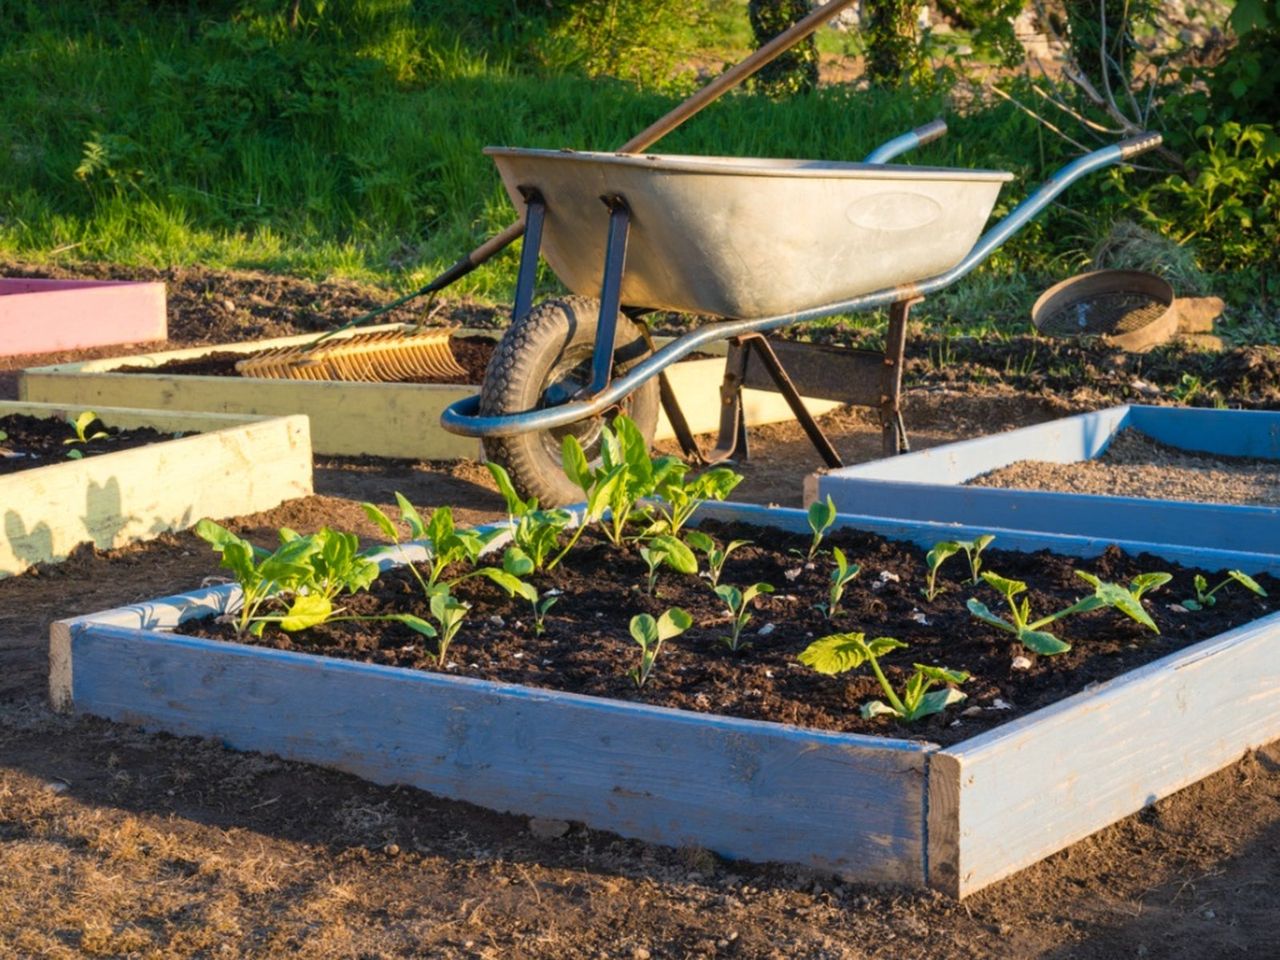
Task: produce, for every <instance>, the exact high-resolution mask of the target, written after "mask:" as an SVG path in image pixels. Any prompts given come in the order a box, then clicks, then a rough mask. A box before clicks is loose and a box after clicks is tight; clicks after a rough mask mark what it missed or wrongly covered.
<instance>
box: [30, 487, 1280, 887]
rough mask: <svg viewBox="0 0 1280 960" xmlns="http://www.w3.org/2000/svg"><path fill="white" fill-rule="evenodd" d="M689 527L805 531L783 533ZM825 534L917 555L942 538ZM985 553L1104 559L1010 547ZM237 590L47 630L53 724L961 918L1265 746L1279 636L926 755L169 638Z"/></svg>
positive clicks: (1091, 547)
mask: <svg viewBox="0 0 1280 960" xmlns="http://www.w3.org/2000/svg"><path fill="white" fill-rule="evenodd" d="M705 516H707V517H710V516H714V517H718V518H721V519H728V520H742V521H745V522H749V523H759V524H771V525H775V526H780V527H785V528H788V529H791V530H804V529H805V518H804V514H803V513H802V512H801V511H797V510H785V509H776V508H774V509H766V508H762V507H753V506H745V505H735V504H727V505H721V506H717V507H715V508H714V509H713V508H707V509H706V510H705ZM841 525H842V526H852V527H858V528H862V529H868V530H872V531H874V532H877V533H881V534H883V535H886V536H891V537H900V538H903V539H910V540H913V541H915V542H918V543H921V544H931V543H933V542H935V541H936V540H938V539H940V537H941V536H942V535H944V531H945V533H946V534H950V535H954V534H955V533H956V528H952V527H941V526H940V525H933V524H916V523H882V522H877V521H874V520H869V519H867V518H859V517H844V518H842V519H841ZM1001 546H1002V547H1005V548H1008V549H1019V550H1035V549H1040V548H1045V547H1048V548H1052V549H1054V550H1056V551H1057V552H1060V553H1067V554H1073V553H1074V554H1077V555H1082V556H1083V555H1092V554H1096V553H1097V552H1099V551H1100V550H1101V549H1102V548H1103V545H1100V544H1098V543H1095V542H1092V541H1089V540H1087V539H1083V538H1072V537H1052V536H1032V535H1025V534H1016V533H1011V534H1009V535H1008V536H1007V537H1003V538H1002V543H1001ZM410 549H412V550H414V551H417V550H418V548H416V547H415V548H410ZM418 555H420V554H418ZM235 590H236V588H234V587H218V588H213V589H207V590H201V591H198V592H195V593H190V594H186V595H183V596H179V597H168V598H164V599H160V600H156V601H153V602H150V603H143V604H136V605H133V606H129V607H122V608H119V609H116V610H110V611H107V612H105V613H99V614H94V615H91V616H86V617H79V618H76V619H72V620H64V621H60V622H58V623H55V624H54V625H53V627H52V631H51V644H50V692H51V696H52V699H53V702H54V704H55V706H56V707H58V708H59V709H62V710H70V711H75V712H80V713H88V714H93V715H96V716H102V717H106V718H109V719H111V720H116V721H120V722H125V723H133V724H138V725H140V726H143V727H145V728H147V729H150V730H164V731H168V732H170V733H173V734H177V735H183V736H200V737H211V738H215V739H217V740H219V741H221V742H223V743H225V744H227V745H228V746H231V747H232V748H235V749H239V750H258V751H263V752H266V753H271V754H275V755H278V756H281V757H285V758H288V759H293V760H301V761H307V762H311V763H316V764H320V765H323V766H327V767H334V768H337V769H340V770H345V771H348V772H351V773H354V774H357V775H359V776H362V777H365V778H367V779H369V780H372V781H375V782H378V783H388V784H392V783H394V784H408V785H412V786H415V787H420V788H422V789H425V790H429V791H431V792H433V793H435V794H438V795H440V796H445V797H451V798H456V799H460V800H466V801H469V802H472V803H476V804H480V805H482V806H485V807H489V808H492V809H496V810H501V811H510V812H516V813H521V814H527V815H532V816H541V817H552V818H559V819H565V820H574V821H581V822H583V823H586V824H587V825H589V826H591V827H595V828H599V829H606V830H612V831H616V832H617V833H619V834H622V835H623V836H627V837H635V838H639V839H643V840H648V841H653V842H658V843H664V844H671V845H677V846H684V845H688V846H695V847H700V848H704V849H709V850H713V851H715V852H717V853H720V854H722V855H724V856H727V857H732V858H746V859H751V860H776V861H784V862H793V863H799V864H804V865H808V866H811V867H814V868H817V869H820V870H830V871H834V872H835V873H838V874H840V875H841V876H843V877H846V878H848V879H851V880H856V881H874V882H889V883H896V884H904V885H908V886H917V887H924V886H929V887H933V888H936V889H938V890H942V891H944V892H946V893H948V894H951V895H953V896H961V897H962V896H965V895H967V894H970V893H973V892H974V891H976V890H979V889H981V888H982V887H984V886H986V885H988V884H990V883H992V882H993V881H995V880H999V879H1000V878H1001V877H1004V876H1007V875H1008V874H1010V873H1013V872H1014V871H1016V870H1018V869H1020V868H1022V867H1024V866H1027V865H1029V864H1031V863H1034V862H1035V861H1037V860H1039V859H1041V858H1042V857H1045V856H1047V855H1049V854H1051V853H1053V852H1055V851H1057V850H1060V849H1062V848H1063V847H1066V846H1067V845H1069V844H1071V843H1073V842H1075V841H1076V840H1079V839H1080V838H1082V837H1084V836H1086V835H1088V834H1090V833H1092V832H1094V831H1095V830H1098V829H1100V828H1102V827H1104V826H1106V825H1108V824H1110V823H1112V822H1113V821H1115V820H1117V819H1119V818H1120V817H1123V816H1125V815H1127V814H1129V813H1132V812H1133V811H1135V810H1138V809H1139V808H1141V807H1143V806H1145V805H1147V804H1150V803H1152V802H1153V801H1155V800H1156V799H1158V798H1160V797H1163V796H1166V795H1168V794H1169V793H1172V792H1173V791H1175V790H1177V789H1179V788H1181V787H1183V786H1186V785H1188V784H1190V783H1193V782H1194V781H1196V780H1198V779H1200V778H1201V777H1204V776H1206V775H1208V774H1209V773H1212V772H1213V771H1215V770H1217V769H1219V768H1221V767H1223V766H1225V765H1226V764H1229V763H1231V762H1232V761H1234V760H1236V759H1237V758H1238V757H1240V756H1241V755H1242V754H1243V753H1244V752H1245V751H1247V750H1249V749H1251V748H1254V747H1257V746H1260V745H1262V744H1264V743H1267V742H1268V741H1270V740H1272V739H1274V738H1276V737H1278V736H1280V657H1277V656H1275V652H1274V651H1275V647H1276V644H1277V642H1280V614H1277V615H1270V616H1267V617H1265V618H1263V619H1261V620H1257V621H1255V622H1253V623H1250V624H1247V625H1245V626H1243V627H1240V628H1237V629H1234V630H1230V631H1227V632H1225V633H1223V634H1220V635H1219V636H1216V637H1213V638H1212V639H1209V640H1206V641H1204V642H1201V643H1199V644H1196V645H1195V646H1192V647H1188V648H1186V649H1184V650H1182V651H1180V652H1178V653H1175V654H1173V655H1171V656H1168V657H1166V658H1164V659H1162V660H1159V661H1157V662H1155V663H1152V664H1149V665H1147V666H1145V667H1142V668H1140V669H1138V670H1135V671H1132V672H1131V673H1128V674H1125V675H1123V676H1121V677H1118V678H1116V679H1114V680H1112V681H1110V682H1107V683H1105V684H1102V685H1100V686H1098V687H1095V688H1093V689H1091V690H1087V691H1085V692H1083V693H1079V694H1076V695H1075V696H1073V697H1070V698H1069V699H1067V700H1064V701H1061V702H1059V703H1057V704H1055V705H1053V706H1050V707H1048V708H1045V709H1043V710H1040V711H1037V712H1035V713H1032V714H1029V715H1027V716H1025V717H1022V718H1020V719H1018V720H1016V721H1014V722H1012V723H1009V724H1006V725H1005V726H1002V727H999V728H997V729H994V730H992V731H990V732H987V733H984V734H981V735H980V736H977V737H974V738H972V739H970V740H968V741H965V742H962V743H959V744H957V745H954V746H951V747H948V748H945V749H943V748H940V747H938V746H936V745H934V744H931V743H926V742H921V741H909V740H897V739H890V738H877V737H869V736H858V735H851V734H840V733H826V732H819V731H814V730H807V729H801V728H797V727H791V726H785V725H782V724H775V723H767V722H761V721H752V720H740V719H732V718H726V717H720V716H714V715H706V714H696V713H690V712H685V711H680V710H672V709H667V708H660V707H650V706H645V705H642V704H636V703H623V702H618V701H612V700H605V699H599V698H594V697H588V696H581V695H576V694H567V693H555V692H551V691H547V690H540V689H533V688H528V687H521V686H515V685H510V684H501V683H493V682H489V681H484V680H474V679H468V678H464V677H453V676H447V675H442V674H436V673H426V672H420V671H414V670H407V669H402V668H396V667H386V666H375V665H367V664H360V663H353V662H351V661H346V660H337V659H331V658H326V657H322V656H310V655H306V654H299V653H292V652H281V651H276V650H269V649H264V648H258V647H250V646H242V645H238V644H233V643H222V642H217V641H209V640H202V639H196V638H191V637H183V636H175V635H173V634H172V633H170V632H168V631H169V630H170V629H171V628H172V627H173V626H174V625H175V624H176V623H177V622H179V621H182V620H186V619H189V618H193V617H202V616H209V615H212V614H214V613H216V612H219V611H222V610H224V609H225V608H227V607H228V606H229V605H230V604H231V602H232V601H233V599H234V597H235Z"/></svg>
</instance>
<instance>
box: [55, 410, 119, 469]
mask: <svg viewBox="0 0 1280 960" xmlns="http://www.w3.org/2000/svg"><path fill="white" fill-rule="evenodd" d="M97 422H99V421H98V415H97V414H96V413H94V412H93V411H92V410H86V411H84V413H82V414H80V416H78V417H76V418H75V419H74V420H68V421H67V423H68V424H69V425H70V426H71V429H72V430H73V431H75V436H74V437H68V438H67V439H66V440H63V441H62V444H63V446H69V445H70V444H73V443H89V442H90V441H93V440H102V439H104V438H106V437H108V436H110V434H108V433H107V431H105V430H95V431H94V432H93V433H89V428H90V427H91V426H93V424H95V423H97ZM67 456H68V457H69V458H70V459H72V460H79V459H81V458H82V457H83V456H84V451H83V450H68V451H67Z"/></svg>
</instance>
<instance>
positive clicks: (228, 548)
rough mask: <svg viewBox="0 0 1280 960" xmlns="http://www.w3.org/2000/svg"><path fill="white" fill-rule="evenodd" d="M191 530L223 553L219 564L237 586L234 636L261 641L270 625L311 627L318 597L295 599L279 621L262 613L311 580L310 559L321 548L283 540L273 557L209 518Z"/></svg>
mask: <svg viewBox="0 0 1280 960" xmlns="http://www.w3.org/2000/svg"><path fill="white" fill-rule="evenodd" d="M195 531H196V535H197V536H199V537H200V538H201V539H203V540H205V541H206V542H207V543H208V544H209V545H210V546H212V547H213V549H214V550H215V551H217V552H218V553H219V554H221V556H222V561H221V565H222V566H223V567H224V568H225V569H227V570H230V571H231V573H232V574H233V575H234V576H235V578H236V581H237V583H239V584H240V608H239V611H238V615H237V616H236V617H235V620H234V623H235V631H236V633H237V634H239V635H245V634H248V635H249V636H254V637H260V636H262V631H263V630H264V629H265V627H266V625H267V624H268V623H272V622H279V623H281V624H282V625H283V624H284V623H285V622H286V621H287V622H288V624H289V626H290V628H293V629H301V626H302V625H310V621H311V620H312V619H314V617H315V616H316V615H317V613H318V608H319V606H320V605H319V604H318V603H317V602H316V601H317V600H319V599H320V598H319V597H309V596H305V595H304V596H295V598H294V602H293V606H292V607H291V608H290V610H289V611H287V612H286V613H285V615H284V616H283V617H279V616H267V615H265V614H264V613H263V612H262V611H263V610H264V608H267V606H268V604H269V603H270V602H272V601H274V600H276V599H277V598H278V597H279V596H280V595H281V594H284V593H292V592H296V590H297V588H298V587H299V586H300V585H301V584H304V583H306V582H307V581H308V580H310V579H311V578H312V576H313V568H312V566H311V564H310V562H309V560H310V558H311V557H312V556H313V555H314V554H315V553H316V552H318V551H319V549H320V545H319V544H318V543H316V541H315V539H314V538H312V537H297V538H295V539H292V540H287V541H286V542H284V543H282V544H281V545H280V546H279V547H278V548H277V549H276V550H275V552H274V553H268V552H267V551H266V550H263V549H262V548H260V547H255V546H254V545H253V544H251V543H250V542H249V541H248V540H243V539H241V538H240V537H237V536H236V535H235V534H234V533H232V532H231V531H230V530H228V529H227V528H226V527H224V526H222V525H220V524H217V523H214V522H213V521H212V520H209V519H204V520H201V521H199V522H198V523H197V524H196V526H195ZM291 617H297V618H299V619H298V620H294V619H290V618H291ZM323 619H324V618H323V617H321V620H323ZM300 621H303V623H300ZM317 622H319V621H317Z"/></svg>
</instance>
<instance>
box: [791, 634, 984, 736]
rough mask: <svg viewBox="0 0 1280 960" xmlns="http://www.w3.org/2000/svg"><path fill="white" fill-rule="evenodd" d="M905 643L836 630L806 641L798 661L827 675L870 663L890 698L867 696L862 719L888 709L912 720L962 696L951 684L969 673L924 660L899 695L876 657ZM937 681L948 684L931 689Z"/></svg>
mask: <svg viewBox="0 0 1280 960" xmlns="http://www.w3.org/2000/svg"><path fill="white" fill-rule="evenodd" d="M906 646H907V645H906V644H905V643H903V642H902V641H900V640H895V639H893V638H892V637H876V638H875V639H874V640H867V639H866V637H865V635H864V634H862V633H837V634H832V635H831V636H828V637H822V638H821V639H819V640H815V641H814V642H813V643H811V644H809V646H808V647H807V648H806V649H805V651H804V652H803V653H801V654H800V662H801V663H803V664H805V665H807V666H810V667H813V669H815V670H817V671H818V672H819V673H825V674H827V675H830V676H834V675H835V674H838V673H845V672H846V671H849V670H856V669H857V668H858V667H860V666H862V665H863V664H864V663H866V664H869V665H870V667H871V672H872V673H874V674H875V677H876V680H877V681H878V682H879V684H880V689H881V690H883V691H884V695H885V698H886V699H887V700H888V701H889V702H888V703H885V702H884V701H883V700H870V701H868V702H867V703H864V704H863V705H862V708H861V712H862V716H863V718H864V719H870V718H872V717H876V716H880V715H881V714H886V713H887V714H891V715H892V716H895V717H897V718H898V719H899V720H901V721H902V722H903V723H912V722H913V721H915V720H919V719H921V718H922V717H927V716H930V715H932V714H935V713H941V712H942V711H943V710H945V709H946V708H947V707H948V706H950V705H951V704H953V703H959V702H960V701H961V700H963V699H964V698H965V695H964V693H962V692H961V691H959V690H957V689H955V687H953V686H951V684H957V683H964V682H965V681H966V680H968V679H969V674H968V673H966V672H965V671H964V670H950V669H948V668H946V667H931V666H928V665H926V664H923V663H917V664H914V666H915V673H913V674H912V675H911V677H910V679H908V680H907V683H906V686H905V687H904V688H903V691H902V696H901V697H899V696H898V694H897V693H896V692H895V691H894V689H893V685H892V684H890V683H889V678H888V677H886V676H885V674H884V670H883V669H882V668H881V667H880V663H879V659H880V657H882V656H884V655H885V654H886V653H890V652H891V651H893V650H903V649H906ZM936 684H946V685H947V686H946V687H945V688H944V689H942V690H935V691H933V692H930V687H933V686H935V685H936Z"/></svg>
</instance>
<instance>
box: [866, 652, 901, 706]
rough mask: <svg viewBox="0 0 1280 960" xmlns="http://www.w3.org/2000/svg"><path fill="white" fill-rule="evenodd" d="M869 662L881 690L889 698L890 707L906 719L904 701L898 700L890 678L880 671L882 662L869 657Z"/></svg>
mask: <svg viewBox="0 0 1280 960" xmlns="http://www.w3.org/2000/svg"><path fill="white" fill-rule="evenodd" d="M867 662H868V663H870V664H871V670H872V671H873V672H874V673H875V675H876V679H877V680H879V681H880V689H881V690H883V691H884V695H885V696H886V697H888V698H889V706H891V707H893V709H894V710H896V711H898V715H899V716H902V717H905V716H906V715H907V708H906V707H904V706H903V705H902V701H901V700H899V699H898V695H897V694H896V693H894V692H893V687H892V686H890V685H889V678H888V677H886V676H885V675H884V671H883V670H881V669H880V662H879V661H878V660H877V659H876V658H875V657H868V658H867Z"/></svg>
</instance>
